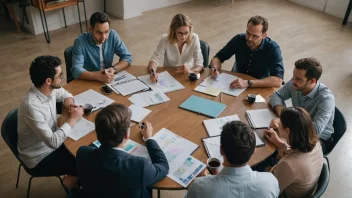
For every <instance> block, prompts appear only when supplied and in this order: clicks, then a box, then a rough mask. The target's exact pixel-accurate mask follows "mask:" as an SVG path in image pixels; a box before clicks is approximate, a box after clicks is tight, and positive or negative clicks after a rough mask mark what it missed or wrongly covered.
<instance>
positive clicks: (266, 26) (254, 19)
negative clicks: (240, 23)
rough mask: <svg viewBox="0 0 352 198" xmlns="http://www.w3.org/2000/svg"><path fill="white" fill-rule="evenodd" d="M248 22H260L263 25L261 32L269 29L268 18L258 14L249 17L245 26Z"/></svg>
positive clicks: (256, 23)
mask: <svg viewBox="0 0 352 198" xmlns="http://www.w3.org/2000/svg"><path fill="white" fill-rule="evenodd" d="M249 23H252V24H253V25H260V24H261V25H262V26H263V29H262V33H263V34H264V33H265V32H266V31H268V29H269V23H268V20H267V19H266V18H265V17H262V16H259V15H257V16H253V17H251V18H250V19H249V20H248V22H247V26H248V24H249Z"/></svg>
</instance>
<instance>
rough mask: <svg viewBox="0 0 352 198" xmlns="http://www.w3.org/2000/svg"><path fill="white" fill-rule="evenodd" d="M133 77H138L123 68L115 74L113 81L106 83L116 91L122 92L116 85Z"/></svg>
mask: <svg viewBox="0 0 352 198" xmlns="http://www.w3.org/2000/svg"><path fill="white" fill-rule="evenodd" d="M133 79H136V77H135V76H133V75H132V74H130V73H128V72H127V71H126V70H122V71H120V72H118V73H116V74H115V75H114V80H113V81H112V82H111V83H106V85H107V86H109V87H110V88H111V89H112V90H113V91H114V92H115V93H117V94H120V93H119V92H118V91H117V90H116V89H115V87H114V86H116V85H119V84H120V83H122V82H126V81H130V80H133Z"/></svg>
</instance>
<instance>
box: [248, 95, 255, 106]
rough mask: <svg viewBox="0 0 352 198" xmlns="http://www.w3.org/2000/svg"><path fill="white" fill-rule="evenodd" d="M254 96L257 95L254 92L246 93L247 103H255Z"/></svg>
mask: <svg viewBox="0 0 352 198" xmlns="http://www.w3.org/2000/svg"><path fill="white" fill-rule="evenodd" d="M256 97H257V95H255V94H248V99H247V101H248V103H249V104H253V103H255V99H256Z"/></svg>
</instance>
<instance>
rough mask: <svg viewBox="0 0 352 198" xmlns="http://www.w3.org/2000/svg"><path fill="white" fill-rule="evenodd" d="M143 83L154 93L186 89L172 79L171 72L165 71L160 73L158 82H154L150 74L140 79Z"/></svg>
mask: <svg viewBox="0 0 352 198" xmlns="http://www.w3.org/2000/svg"><path fill="white" fill-rule="evenodd" d="M138 78H139V79H140V80H141V81H143V82H144V83H145V84H147V85H148V86H149V87H150V88H151V89H152V90H153V91H162V92H164V93H168V92H172V91H177V90H180V89H184V88H185V87H184V86H183V85H182V84H181V83H180V82H178V81H177V80H176V79H175V78H174V77H172V76H171V75H170V74H169V72H167V71H164V72H161V73H159V75H158V82H152V81H151V80H150V77H149V74H148V75H144V76H140V77H138Z"/></svg>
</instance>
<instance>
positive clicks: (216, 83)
mask: <svg viewBox="0 0 352 198" xmlns="http://www.w3.org/2000/svg"><path fill="white" fill-rule="evenodd" d="M237 78H238V77H237V76H233V75H230V74H226V73H221V74H219V76H218V78H216V79H213V78H212V77H211V76H209V77H207V78H205V79H204V80H203V82H202V83H201V84H200V85H199V86H201V87H213V88H216V89H220V90H221V91H222V92H223V93H224V94H228V95H231V96H239V95H240V94H241V93H242V92H244V91H245V90H246V88H233V89H231V88H230V83H231V82H232V81H234V80H236V79H237ZM199 86H198V87H196V89H195V90H196V91H198V90H200V89H201V88H200V87H199Z"/></svg>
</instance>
